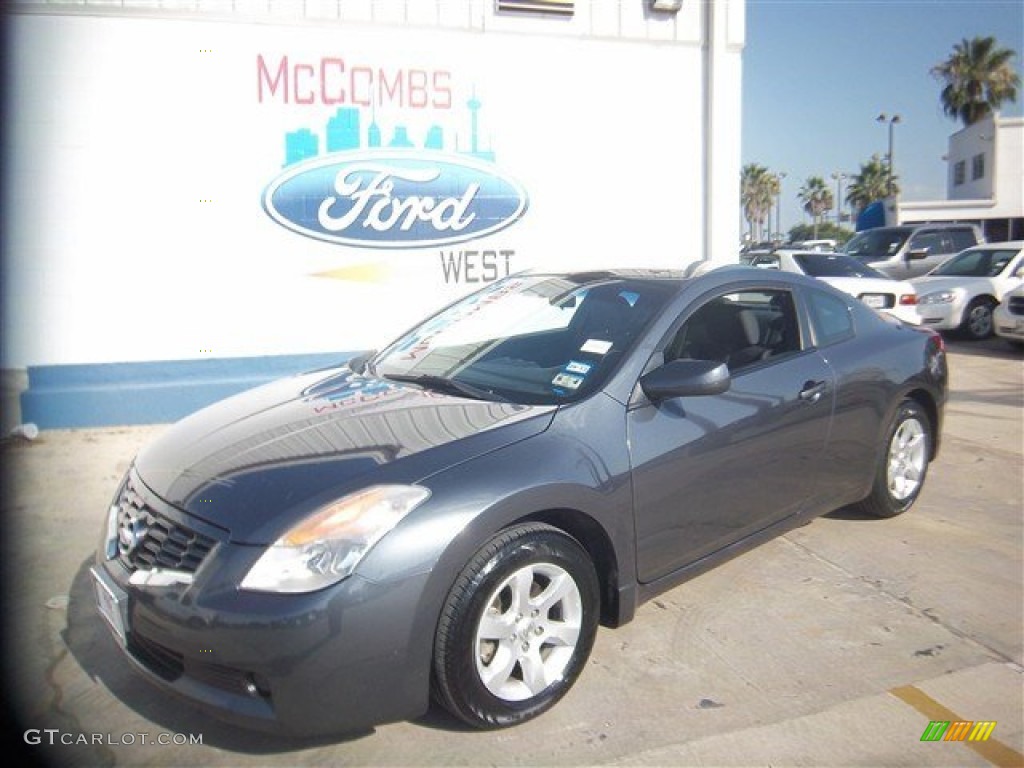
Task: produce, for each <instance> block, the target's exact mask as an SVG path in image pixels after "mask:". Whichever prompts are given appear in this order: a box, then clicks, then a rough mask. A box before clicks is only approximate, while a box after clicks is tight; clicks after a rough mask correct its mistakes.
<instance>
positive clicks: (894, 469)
mask: <svg viewBox="0 0 1024 768" xmlns="http://www.w3.org/2000/svg"><path fill="white" fill-rule="evenodd" d="M931 446H932V437H931V427H930V425H929V422H928V417H927V416H926V415H925V413H924V411H922V410H921V407H920V406H919V405H918V404H917V403H915V402H913V401H912V400H904V401H903V402H902V403H901V404H900V407H899V410H897V411H896V416H895V418H894V419H893V423H892V426H891V427H890V428H889V431H888V432H887V433H886V440H885V451H884V452H883V454H882V458H881V461H880V463H879V465H878V469H877V470H876V472H875V480H874V485H873V486H872V488H871V493H870V494H869V495H868V497H867V498H866V499H864V500H863V501H861V502H860V504H858V505H857V506H858V507H859V509H860V510H861V511H862V512H865V513H866V514H869V515H872V516H873V517H896V515H901V514H903V513H904V512H906V511H907V510H908V509H910V507H911V506H913V504H914V502H915V501H916V500H917V497H918V494H920V493H921V489H922V488H924V481H925V477H927V475H928V460H929V458H930V456H931Z"/></svg>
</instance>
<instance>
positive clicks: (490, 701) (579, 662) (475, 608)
mask: <svg viewBox="0 0 1024 768" xmlns="http://www.w3.org/2000/svg"><path fill="white" fill-rule="evenodd" d="M599 603H600V596H599V587H598V582H597V574H596V573H595V571H594V565H593V563H592V562H591V560H590V557H589V556H588V555H587V553H586V551H585V550H584V549H583V548H582V547H581V546H580V545H579V544H578V543H577V542H576V540H575V539H573V538H571V537H570V536H567V535H566V534H565V533H563V532H561V531H559V530H558V529H556V528H552V527H550V526H547V525H541V524H527V525H520V526H516V527H515V528H511V529H508V530H506V531H503V532H501V533H500V534H498V535H497V536H495V537H494V538H493V539H491V540H490V541H489V542H488V543H487V544H485V545H484V546H483V547H482V548H481V549H480V551H479V552H477V553H476V555H474V556H473V558H472V559H471V560H470V562H469V564H467V565H466V567H465V568H464V569H463V571H462V573H461V574H460V575H459V577H458V579H456V581H455V584H454V585H453V586H452V589H451V591H450V592H449V594H448V599H447V600H446V601H445V605H444V609H443V611H442V613H441V618H440V621H439V622H438V628H437V637H436V640H435V646H434V694H435V698H437V699H438V700H439V701H440V703H441V704H443V705H444V706H445V708H446V709H448V710H449V711H450V712H451V713H452V714H453V715H455V716H456V717H458V718H460V719H461V720H463V721H464V722H466V723H469V724H470V725H473V726H476V727H478V728H495V727H504V726H508V725H515V724H516V723H520V722H523V721H524V720H528V719H530V718H532V717H536V716H537V715H539V714H541V713H542V712H544V711H545V710H547V709H549V708H550V707H551V706H553V705H554V704H555V702H557V701H558V700H559V699H560V698H561V697H562V696H563V695H564V694H565V693H566V692H567V691H568V690H569V688H570V687H571V686H572V684H573V683H574V682H575V681H576V678H577V677H578V676H579V674H580V672H581V671H582V670H583V666H584V665H585V664H586V661H587V657H588V656H589V655H590V650H591V648H592V647H593V644H594V636H595V634H596V632H597V623H598V614H599V608H600V605H599Z"/></svg>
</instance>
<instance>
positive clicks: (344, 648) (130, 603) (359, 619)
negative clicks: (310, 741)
mask: <svg viewBox="0 0 1024 768" xmlns="http://www.w3.org/2000/svg"><path fill="white" fill-rule="evenodd" d="M220 546H221V547H222V548H224V547H230V546H231V545H224V544H222V545H220ZM219 554H220V556H221V558H223V557H224V555H225V553H224V552H223V550H222V551H221V552H220V553H219ZM221 558H218V559H221ZM227 559H229V560H230V559H231V558H230V556H229V557H228V558H227ZM94 573H95V575H96V578H97V580H99V581H102V582H104V583H105V585H106V586H107V588H108V589H110V590H111V591H113V592H115V593H116V594H117V595H118V596H119V597H123V604H122V606H121V607H120V608H119V609H118V610H121V611H122V617H123V623H124V629H125V633H124V636H123V642H122V641H121V640H120V639H119V645H120V646H121V648H122V650H123V651H124V653H125V655H126V657H127V659H128V660H129V661H130V662H131V663H132V665H133V666H134V667H135V668H136V669H137V670H138V671H140V672H141V673H142V674H143V675H144V676H145V677H147V678H148V679H149V680H150V681H152V682H154V683H156V684H157V685H159V686H161V687H163V688H165V689H167V690H169V691H172V692H173V693H176V694H179V695H181V696H184V697H185V698H187V699H189V700H191V701H192V702H194V703H195V704H197V705H199V706H200V707H202V708H204V709H206V710H208V711H211V712H212V713H214V714H215V715H216V716H218V717H219V718H221V719H224V720H228V721H231V722H235V723H237V724H241V725H245V726H249V727H257V728H261V729H266V730H274V731H281V732H284V733H288V734H291V735H300V736H305V735H315V734H324V733H333V734H339V733H350V732H357V731H360V730H365V729H366V728H368V727H370V726H372V725H374V724H379V723H384V722H392V721H395V720H404V719H409V718H413V717H417V716H418V715H420V714H422V713H423V712H425V711H426V709H427V706H428V701H429V675H430V648H431V643H432V632H427V631H417V630H416V627H417V624H418V620H419V619H420V618H422V617H420V616H419V608H420V606H421V600H420V598H421V593H422V589H423V586H424V584H425V582H426V579H427V574H420V575H417V576H411V577H408V578H405V579H404V580H401V581H398V582H394V583H388V584H377V583H373V582H370V581H367V580H365V579H362V578H360V577H359V576H357V575H352V576H349V577H348V578H346V579H344V580H343V581H342V582H341V583H339V584H337V585H335V586H334V587H331V588H328V589H325V590H321V591H320V592H316V593H313V594H308V595H273V594H258V593H248V592H242V591H240V590H237V589H231V588H218V586H217V585H216V583H215V582H216V579H207V580H205V584H206V589H203V588H202V587H200V586H198V585H177V586H166V587H152V586H141V587H140V586H136V585H133V584H131V583H129V577H130V571H129V569H128V568H126V567H124V566H123V565H122V563H121V562H120V561H119V560H107V559H106V558H105V556H104V555H103V554H102V553H101V554H100V556H99V558H98V562H97V564H96V566H95V568H94ZM101 589H102V588H101ZM112 634H114V636H115V637H117V633H116V632H114V633H112ZM424 635H426V636H424Z"/></svg>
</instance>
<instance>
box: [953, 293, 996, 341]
mask: <svg viewBox="0 0 1024 768" xmlns="http://www.w3.org/2000/svg"><path fill="white" fill-rule="evenodd" d="M995 307H996V305H995V302H994V301H992V299H987V298H985V297H982V296H979V297H978V298H976V299H974V300H973V301H972V302H971V303H970V304H968V305H967V309H966V310H964V319H963V322H962V323H960V326H959V327H958V328H957V331H958V332H959V333H960V335H961V336H963V337H964V338H965V339H969V340H971V341H981V340H982V339H987V338H988V337H989V336H991V335H992V332H993V328H994V323H993V320H992V310H993V309H995Z"/></svg>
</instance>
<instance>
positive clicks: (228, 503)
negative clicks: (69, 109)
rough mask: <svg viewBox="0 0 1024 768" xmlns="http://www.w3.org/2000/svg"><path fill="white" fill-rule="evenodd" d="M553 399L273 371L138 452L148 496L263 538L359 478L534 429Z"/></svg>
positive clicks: (432, 465) (448, 459)
mask: <svg viewBox="0 0 1024 768" xmlns="http://www.w3.org/2000/svg"><path fill="white" fill-rule="evenodd" d="M554 410H555V409H554V407H553V406H524V405H515V404H510V403H496V402H486V401H479V400H470V399H466V398H462V397H452V396H449V395H446V394H442V393H439V392H433V391H429V390H424V389H421V388H419V387H418V386H415V385H411V384H402V383H398V382H392V381H388V380H385V379H379V378H375V377H371V376H360V375H357V374H355V373H352V372H351V371H350V370H349V369H348V368H335V369H331V370H326V371H317V372H314V373H309V374H303V375H300V376H295V377H292V378H288V379H282V380H280V381H276V382H273V383H271V384H268V385H266V386H263V387H259V388H257V389H254V390H250V391H249V392H244V393H242V394H240V395H236V396H234V397H232V398H229V399H227V400H225V401H223V402H220V403H217V404H215V405H212V406H210V407H209V408H205V409H203V410H201V411H199V412H197V413H195V414H193V415H191V416H189V417H187V418H186V419H184V420H182V421H180V422H178V423H177V424H175V425H174V426H173V427H171V428H170V429H169V430H168V431H167V432H166V433H164V434H163V435H162V436H161V437H160V438H158V439H157V440H155V441H154V442H153V443H152V444H150V445H149V446H148V447H146V448H145V449H144V450H143V451H142V452H141V453H140V454H139V455H138V457H137V459H136V469H137V471H138V473H139V477H140V478H141V479H142V481H143V482H144V483H145V484H146V486H147V487H148V488H149V489H150V490H151V491H153V492H154V493H155V494H156V495H157V496H159V497H160V498H162V499H163V500H165V501H167V502H168V503H170V504H172V505H174V506H175V507H178V508H179V509H183V510H185V511H186V512H188V513H190V514H192V515H195V516H197V517H199V518H202V519H204V520H206V521H207V522H210V523H213V524H214V525H217V526H220V527H222V528H224V529H226V530H227V531H228V532H229V533H230V538H231V539H232V540H234V541H238V542H246V543H254V544H257V543H259V544H266V543H270V542H271V541H273V540H274V539H275V538H276V537H277V536H278V535H280V533H281V532H283V530H285V529H286V528H287V527H288V526H289V525H290V524H291V521H293V520H295V519H297V518H298V517H299V516H301V515H304V514H308V512H310V511H312V510H313V509H316V508H317V507H319V506H320V505H322V504H324V503H327V502H330V501H332V500H334V499H336V498H338V497H340V496H342V495H344V494H346V493H349V492H351V491H352V490H355V489H357V488H360V487H363V486H366V485H370V484H375V483H382V482H390V483H409V482H416V481H418V480H421V479H422V478H424V477H426V476H428V475H430V474H433V473H434V472H437V471H439V470H441V469H445V468H446V467H449V466H452V465H454V464H457V463H461V462H464V461H467V460H469V459H471V458H473V457H475V456H478V455H480V454H482V453H486V452H489V451H493V450H496V449H498V448H501V447H502V446H504V445H508V444H509V443H512V442H515V441H518V440H522V439H524V438H526V437H529V436H530V435H533V434H536V433H538V432H541V431H543V430H544V429H545V428H547V426H548V425H549V424H550V422H551V417H552V415H553V413H554Z"/></svg>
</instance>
